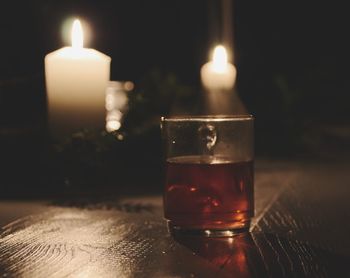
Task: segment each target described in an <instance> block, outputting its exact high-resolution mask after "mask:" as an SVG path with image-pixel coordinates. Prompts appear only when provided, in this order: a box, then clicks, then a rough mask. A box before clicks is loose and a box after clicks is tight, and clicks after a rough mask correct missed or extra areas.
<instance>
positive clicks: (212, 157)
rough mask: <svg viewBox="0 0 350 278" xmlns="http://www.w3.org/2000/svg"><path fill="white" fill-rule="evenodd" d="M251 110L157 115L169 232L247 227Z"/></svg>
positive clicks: (213, 232) (227, 232) (227, 231)
mask: <svg viewBox="0 0 350 278" xmlns="http://www.w3.org/2000/svg"><path fill="white" fill-rule="evenodd" d="M253 124H254V119H253V116H251V115H242V116H240V115H223V116H185V117H169V118H166V117H162V118H161V130H162V142H163V150H164V155H165V189H164V215H165V218H166V219H167V221H168V227H169V231H170V232H171V233H172V234H186V235H202V236H208V237H217V236H219V237H221V236H232V235H235V234H237V233H241V232H244V231H247V230H248V229H249V226H250V221H251V218H252V217H253V215H254V161H253V160H254V146H253V145H254V138H253V137H254V125H253Z"/></svg>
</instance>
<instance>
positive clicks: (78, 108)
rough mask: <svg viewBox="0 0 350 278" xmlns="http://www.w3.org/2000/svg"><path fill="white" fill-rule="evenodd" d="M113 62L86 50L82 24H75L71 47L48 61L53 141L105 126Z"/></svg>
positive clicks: (47, 75)
mask: <svg viewBox="0 0 350 278" xmlns="http://www.w3.org/2000/svg"><path fill="white" fill-rule="evenodd" d="M110 63H111V58H110V57H108V56H107V55H105V54H103V53H101V52H98V51H96V50H94V49H88V48H84V47H83V32H82V28H81V24H80V22H79V21H78V20H75V21H74V23H73V28H72V46H71V47H63V48H61V49H59V50H56V51H54V52H52V53H49V54H48V55H46V57H45V77H46V90H47V100H48V114H49V115H48V116H49V127H50V130H51V133H52V135H53V136H54V137H56V138H57V137H62V136H67V135H70V134H71V133H72V132H75V131H77V130H80V129H82V128H88V129H102V128H103V127H104V125H105V115H106V110H105V91H106V87H107V84H108V81H109V79H110Z"/></svg>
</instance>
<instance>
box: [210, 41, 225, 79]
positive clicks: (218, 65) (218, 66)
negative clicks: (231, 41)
mask: <svg viewBox="0 0 350 278" xmlns="http://www.w3.org/2000/svg"><path fill="white" fill-rule="evenodd" d="M226 68H227V52H226V49H225V47H223V46H222V45H218V46H217V47H215V49H214V53H213V70H214V71H215V72H218V73H223V72H225V70H226Z"/></svg>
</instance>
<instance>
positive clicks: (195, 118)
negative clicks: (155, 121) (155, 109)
mask: <svg viewBox="0 0 350 278" xmlns="http://www.w3.org/2000/svg"><path fill="white" fill-rule="evenodd" d="M160 120H161V121H162V122H223V121H248V120H254V116H253V115H251V114H247V115H184V116H170V117H161V118H160Z"/></svg>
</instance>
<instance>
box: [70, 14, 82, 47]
mask: <svg viewBox="0 0 350 278" xmlns="http://www.w3.org/2000/svg"><path fill="white" fill-rule="evenodd" d="M71 38H72V47H73V48H75V49H77V48H83V47H84V35H83V28H82V27H81V23H80V20H79V19H75V20H74V22H73V27H72V33H71Z"/></svg>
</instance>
